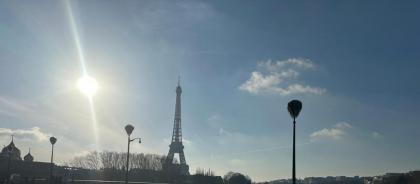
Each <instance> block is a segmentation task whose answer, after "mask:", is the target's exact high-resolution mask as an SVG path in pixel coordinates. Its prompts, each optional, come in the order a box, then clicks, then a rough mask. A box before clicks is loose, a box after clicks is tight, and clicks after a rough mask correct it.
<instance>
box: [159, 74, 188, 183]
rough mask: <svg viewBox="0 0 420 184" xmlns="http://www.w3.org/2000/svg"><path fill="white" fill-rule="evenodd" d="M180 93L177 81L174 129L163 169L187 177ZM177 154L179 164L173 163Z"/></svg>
mask: <svg viewBox="0 0 420 184" xmlns="http://www.w3.org/2000/svg"><path fill="white" fill-rule="evenodd" d="M181 93H182V89H181V86H180V81H179V79H178V86H177V87H176V104H175V118H174V128H173V131H172V141H171V144H170V145H169V153H168V156H167V157H166V161H165V164H164V165H163V169H164V170H165V171H167V172H170V173H174V174H180V175H189V174H190V172H189V166H188V165H187V162H186V161H185V154H184V145H183V144H182V129H181ZM176 153H178V155H179V164H177V163H174V156H175V154H176Z"/></svg>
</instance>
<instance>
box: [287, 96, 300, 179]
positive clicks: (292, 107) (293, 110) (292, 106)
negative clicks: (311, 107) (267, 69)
mask: <svg viewBox="0 0 420 184" xmlns="http://www.w3.org/2000/svg"><path fill="white" fill-rule="evenodd" d="M287 110H288V111H289V114H290V116H291V117H292V118H293V166H292V179H293V184H296V149H295V147H296V135H295V134H296V118H297V117H298V115H299V112H300V110H302V102H300V101H299V100H292V101H290V102H289V103H288V104H287Z"/></svg>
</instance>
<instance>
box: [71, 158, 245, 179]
mask: <svg viewBox="0 0 420 184" xmlns="http://www.w3.org/2000/svg"><path fill="white" fill-rule="evenodd" d="M126 159H127V153H124V152H114V151H103V152H96V151H95V152H89V153H88V154H86V155H83V156H77V157H74V158H73V159H71V160H70V161H69V162H67V163H65V164H64V166H67V167H72V168H78V169H76V170H74V169H72V170H71V173H68V174H67V175H68V177H71V178H72V179H101V180H124V179H125V170H126V161H127V160H126ZM165 161H166V156H164V155H157V154H143V153H133V154H130V161H129V168H130V180H131V181H143V182H171V183H191V184H251V179H250V178H249V177H248V176H246V175H243V174H240V173H234V172H229V173H227V174H226V175H225V176H224V177H223V178H222V177H220V176H215V173H214V171H212V170H210V169H201V168H198V169H196V172H195V175H190V176H178V177H175V178H174V177H173V176H169V175H167V173H165V172H162V169H163V165H164V164H165ZM175 162H176V163H177V162H178V161H177V160H175Z"/></svg>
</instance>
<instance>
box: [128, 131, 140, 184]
mask: <svg viewBox="0 0 420 184" xmlns="http://www.w3.org/2000/svg"><path fill="white" fill-rule="evenodd" d="M124 128H125V132H127V135H128V141H127V163H126V167H125V168H126V171H125V184H128V167H129V161H130V143H131V142H133V141H134V140H139V143H141V138H134V139H131V138H130V135H131V133H133V130H134V126H133V125H130V124H128V125H126V126H125V127H124Z"/></svg>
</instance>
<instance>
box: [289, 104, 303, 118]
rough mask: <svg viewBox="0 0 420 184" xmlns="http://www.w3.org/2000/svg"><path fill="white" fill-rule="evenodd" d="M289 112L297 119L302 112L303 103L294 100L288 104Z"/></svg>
mask: <svg viewBox="0 0 420 184" xmlns="http://www.w3.org/2000/svg"><path fill="white" fill-rule="evenodd" d="M287 110H288V111H289V114H290V116H291V117H292V118H293V119H296V118H297V117H298V115H299V113H300V110H302V102H300V101H299V100H292V101H290V102H289V103H288V104H287Z"/></svg>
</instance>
